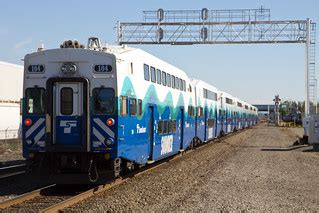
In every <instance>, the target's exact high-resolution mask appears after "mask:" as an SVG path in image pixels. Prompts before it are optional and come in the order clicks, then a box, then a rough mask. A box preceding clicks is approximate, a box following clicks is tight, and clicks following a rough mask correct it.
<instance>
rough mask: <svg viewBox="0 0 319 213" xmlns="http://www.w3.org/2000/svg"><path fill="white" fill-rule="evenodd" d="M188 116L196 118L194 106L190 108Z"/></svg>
mask: <svg viewBox="0 0 319 213" xmlns="http://www.w3.org/2000/svg"><path fill="white" fill-rule="evenodd" d="M188 115H189V116H190V117H194V115H195V112H194V107H193V106H188Z"/></svg>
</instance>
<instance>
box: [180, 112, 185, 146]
mask: <svg viewBox="0 0 319 213" xmlns="http://www.w3.org/2000/svg"><path fill="white" fill-rule="evenodd" d="M184 123H185V122H184V109H181V121H180V126H181V128H180V138H181V140H180V150H183V145H184V144H183V143H184Z"/></svg>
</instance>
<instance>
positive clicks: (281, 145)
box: [66, 125, 319, 212]
mask: <svg viewBox="0 0 319 213" xmlns="http://www.w3.org/2000/svg"><path fill="white" fill-rule="evenodd" d="M301 135H302V129H300V128H299V129H298V128H291V129H289V128H288V129H287V128H276V127H267V126H266V125H260V126H258V127H254V128H253V129H250V130H247V131H245V132H241V133H239V134H236V135H234V136H232V137H229V138H227V139H225V140H223V141H222V142H220V143H211V144H209V145H208V146H206V147H205V148H202V149H197V150H195V151H194V152H192V153H191V154H189V155H185V156H183V157H182V158H178V159H177V160H175V161H172V162H169V163H166V164H164V165H163V166H161V167H159V168H156V169H154V170H152V171H150V172H147V173H144V174H142V175H140V176H137V177H134V178H132V179H130V180H128V181H127V182H126V183H124V184H122V185H120V186H117V187H115V188H113V189H111V190H109V191H107V192H105V193H103V194H100V195H97V196H94V197H92V198H90V199H87V200H85V201H83V202H81V203H79V204H77V205H75V206H73V207H72V208H68V209H66V212H77V211H89V212H95V211H100V212H106V211H143V212H144V211H145V212H146V211H158V212H163V211H187V212H189V211H191V212H194V211H195V212H197V211H221V210H222V211H223V210H225V211H242V210H243V211H244V210H250V211H271V212H273V211H276V212H279V211H318V209H319V188H318V186H319V178H318V177H319V170H318V165H319V153H314V152H312V151H311V148H310V147H302V148H299V149H285V148H287V147H289V146H291V145H292V143H293V142H294V141H296V139H297V136H301Z"/></svg>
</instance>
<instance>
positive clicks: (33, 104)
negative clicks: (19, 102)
mask: <svg viewBox="0 0 319 213" xmlns="http://www.w3.org/2000/svg"><path fill="white" fill-rule="evenodd" d="M26 107H27V109H26V111H27V113H28V114H44V110H45V89H43V88H28V89H26Z"/></svg>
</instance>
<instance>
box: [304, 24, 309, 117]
mask: <svg viewBox="0 0 319 213" xmlns="http://www.w3.org/2000/svg"><path fill="white" fill-rule="evenodd" d="M306 34H307V35H306V36H307V38H306V61H305V62H306V70H305V81H306V82H305V93H306V100H305V117H307V116H308V115H309V108H310V107H309V104H310V103H309V49H310V19H309V18H307V23H306Z"/></svg>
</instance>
